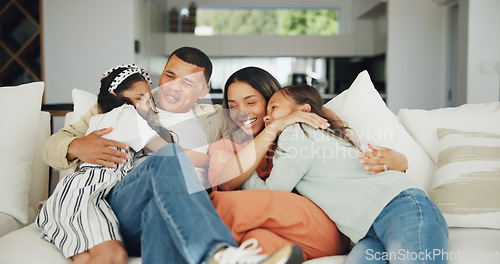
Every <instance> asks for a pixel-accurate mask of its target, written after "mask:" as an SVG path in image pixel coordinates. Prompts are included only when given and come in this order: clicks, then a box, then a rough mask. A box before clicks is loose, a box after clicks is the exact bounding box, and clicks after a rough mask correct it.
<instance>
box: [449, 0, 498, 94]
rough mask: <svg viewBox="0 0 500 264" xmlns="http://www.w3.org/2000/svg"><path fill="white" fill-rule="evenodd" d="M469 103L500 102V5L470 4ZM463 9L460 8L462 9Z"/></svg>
mask: <svg viewBox="0 0 500 264" xmlns="http://www.w3.org/2000/svg"><path fill="white" fill-rule="evenodd" d="M467 6H468V28H467V33H468V37H467V40H468V43H467V51H466V53H465V54H463V55H465V56H466V57H467V65H466V69H467V72H466V74H467V79H466V84H467V99H466V100H467V103H486V102H493V101H498V100H500V69H499V68H500V1H499V0H480V1H477V0H473V1H472V0H468V5H467ZM459 8H460V7H459Z"/></svg>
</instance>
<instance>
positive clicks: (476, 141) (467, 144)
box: [429, 128, 500, 229]
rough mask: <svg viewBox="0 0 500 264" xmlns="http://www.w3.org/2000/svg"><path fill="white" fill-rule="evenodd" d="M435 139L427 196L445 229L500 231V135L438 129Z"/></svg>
mask: <svg viewBox="0 0 500 264" xmlns="http://www.w3.org/2000/svg"><path fill="white" fill-rule="evenodd" d="M499 132H500V131H499ZM437 137H438V153H439V154H438V160H437V166H436V173H435V176H434V181H433V188H432V191H431V192H430V194H429V196H430V198H431V199H432V200H433V201H434V202H435V203H436V204H437V206H438V207H439V208H440V209H441V212H442V213H443V215H444V216H445V218H446V221H447V222H448V225H449V226H451V227H484V228H498V229H500V133H499V134H489V133H478V132H464V131H459V130H455V129H445V128H438V129H437Z"/></svg>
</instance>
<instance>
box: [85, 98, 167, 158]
mask: <svg viewBox="0 0 500 264" xmlns="http://www.w3.org/2000/svg"><path fill="white" fill-rule="evenodd" d="M108 127H112V128H113V131H111V133H109V134H106V135H104V136H103V137H104V138H106V139H111V140H114V141H118V142H121V143H123V144H126V145H128V146H129V147H131V148H132V149H133V150H135V151H139V150H141V149H142V148H144V147H145V146H146V144H148V143H149V141H151V140H152V139H153V138H155V137H157V136H158V134H157V133H156V132H155V131H154V130H153V129H152V128H151V127H150V126H149V125H148V123H147V121H146V120H144V118H142V117H141V116H140V115H139V114H138V113H137V111H136V110H135V108H134V107H133V106H131V105H122V106H120V107H117V108H115V109H113V110H111V111H110V112H108V113H106V114H101V115H97V116H94V117H92V118H91V119H90V123H89V130H88V131H87V134H89V133H90V132H92V131H95V130H99V129H103V128H108Z"/></svg>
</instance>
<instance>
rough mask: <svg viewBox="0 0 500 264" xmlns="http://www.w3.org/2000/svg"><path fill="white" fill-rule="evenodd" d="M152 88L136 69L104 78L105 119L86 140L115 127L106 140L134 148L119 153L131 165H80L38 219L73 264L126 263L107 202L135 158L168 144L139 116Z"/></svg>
mask: <svg viewBox="0 0 500 264" xmlns="http://www.w3.org/2000/svg"><path fill="white" fill-rule="evenodd" d="M148 82H149V83H151V80H150V78H149V75H148V73H147V72H146V71H145V70H144V69H141V68H138V67H137V66H135V65H134V64H129V65H120V66H117V67H114V68H112V69H110V70H109V71H107V72H106V73H105V74H104V77H103V78H102V79H101V88H100V92H99V95H98V105H99V110H100V112H101V113H102V114H99V115H96V116H93V117H92V118H91V119H90V122H89V129H88V131H87V135H88V134H90V133H91V132H92V131H95V130H99V129H103V128H109V127H112V128H113V130H112V132H110V133H109V134H106V135H104V136H103V137H104V138H107V139H111V140H115V141H118V142H121V143H124V144H125V145H127V146H130V148H129V149H122V150H121V151H124V152H126V153H128V154H129V155H128V159H127V161H126V162H125V163H124V164H116V166H115V168H107V167H103V166H99V165H95V164H89V163H82V164H81V165H80V166H79V170H78V171H77V172H75V173H73V174H71V175H68V176H66V177H65V178H64V179H62V180H61V181H60V182H59V183H58V184H57V186H56V188H55V190H54V192H53V193H52V195H51V196H50V197H49V199H48V200H47V201H46V202H45V203H44V205H43V206H42V208H41V210H40V213H39V214H38V217H37V219H36V223H37V224H38V226H39V227H40V228H41V229H42V237H43V238H45V239H46V240H48V241H50V242H52V243H54V244H55V245H56V246H57V248H58V249H59V250H60V251H61V252H62V253H63V254H64V256H65V257H67V258H68V257H73V261H74V262H73V263H111V260H110V259H109V258H112V259H113V263H126V262H127V254H126V251H125V249H124V248H123V245H122V243H121V241H122V238H121V235H120V232H119V225H118V220H117V218H116V216H115V214H114V213H113V211H112V209H111V207H110V205H109V204H108V203H107V201H106V199H105V197H106V196H107V195H108V193H109V192H110V190H111V189H112V188H113V186H114V185H115V184H116V183H117V182H118V181H120V180H121V179H122V178H123V177H124V176H125V175H126V174H127V173H128V172H129V171H130V170H131V169H132V168H133V166H134V165H137V163H138V161H139V160H138V159H137V158H139V156H140V157H144V156H145V155H144V151H145V148H147V149H149V150H152V151H156V150H157V149H159V148H160V147H161V146H163V145H165V144H166V143H167V142H166V141H164V140H163V139H161V138H160V137H159V136H158V134H157V133H156V132H155V131H154V130H153V129H152V128H151V127H150V126H149V125H148V122H147V121H146V120H145V119H143V118H142V117H141V116H140V115H139V114H138V111H137V110H139V111H140V112H141V113H143V114H145V113H147V111H148V109H149V106H148V100H149V98H150V89H149V86H148ZM136 107H137V110H136ZM149 152H150V151H149ZM134 156H135V159H134Z"/></svg>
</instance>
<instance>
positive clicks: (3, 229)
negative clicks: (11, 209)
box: [0, 213, 23, 237]
mask: <svg viewBox="0 0 500 264" xmlns="http://www.w3.org/2000/svg"><path fill="white" fill-rule="evenodd" d="M21 227H23V224H21V223H20V222H19V221H17V220H16V219H15V218H14V217H12V216H11V215H8V214H4V213H0V237H2V236H4V235H6V234H8V233H10V232H11V231H14V230H16V229H19V228H21Z"/></svg>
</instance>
